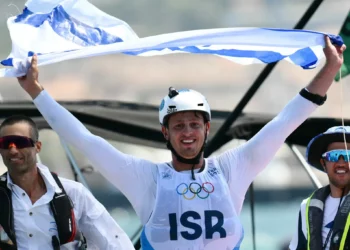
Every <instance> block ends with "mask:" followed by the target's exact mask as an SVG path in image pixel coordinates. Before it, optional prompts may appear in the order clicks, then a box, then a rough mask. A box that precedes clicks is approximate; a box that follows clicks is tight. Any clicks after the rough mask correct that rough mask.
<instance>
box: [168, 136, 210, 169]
mask: <svg viewBox="0 0 350 250" xmlns="http://www.w3.org/2000/svg"><path fill="white" fill-rule="evenodd" d="M206 144H207V130H205V138H204V142H203V145H202V147H201V149H200V151H199V152H198V154H197V155H196V156H195V157H193V158H191V159H186V158H183V157H182V156H180V155H179V154H178V153H177V152H176V150H175V149H174V148H173V146H172V145H171V143H170V140H167V142H166V146H167V148H168V149H170V151H171V152H172V153H173V154H174V155H175V157H176V159H177V160H178V161H179V162H182V163H185V164H193V165H195V164H198V163H199V162H200V159H201V156H202V153H203V151H204V148H205V146H206ZM192 168H194V166H193V167H192Z"/></svg>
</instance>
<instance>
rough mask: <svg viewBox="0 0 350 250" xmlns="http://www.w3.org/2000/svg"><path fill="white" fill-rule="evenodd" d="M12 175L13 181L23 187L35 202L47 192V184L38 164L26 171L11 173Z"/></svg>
mask: <svg viewBox="0 0 350 250" xmlns="http://www.w3.org/2000/svg"><path fill="white" fill-rule="evenodd" d="M10 176H11V179H12V182H13V183H14V184H16V185H17V186H19V187H20V188H22V189H23V190H24V191H25V192H26V193H27V195H28V196H29V198H30V199H31V201H32V202H33V203H34V202H35V201H37V200H38V199H39V198H40V197H41V196H42V195H43V194H45V193H46V185H45V182H44V179H43V177H42V176H41V175H40V173H39V170H38V168H37V166H34V167H32V168H30V170H29V171H27V172H25V173H21V174H18V173H10Z"/></svg>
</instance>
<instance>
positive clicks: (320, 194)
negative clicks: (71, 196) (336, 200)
mask: <svg viewBox="0 0 350 250" xmlns="http://www.w3.org/2000/svg"><path fill="white" fill-rule="evenodd" d="M330 192H331V189H330V186H329V185H327V186H325V187H322V188H320V189H318V190H316V191H315V192H314V193H313V195H312V196H311V197H310V206H309V214H308V215H307V216H308V219H309V230H310V239H309V241H310V249H311V250H314V249H315V250H316V249H317V250H318V249H322V247H323V246H322V223H323V215H324V203H325V201H326V198H327V197H328V195H329V194H330Z"/></svg>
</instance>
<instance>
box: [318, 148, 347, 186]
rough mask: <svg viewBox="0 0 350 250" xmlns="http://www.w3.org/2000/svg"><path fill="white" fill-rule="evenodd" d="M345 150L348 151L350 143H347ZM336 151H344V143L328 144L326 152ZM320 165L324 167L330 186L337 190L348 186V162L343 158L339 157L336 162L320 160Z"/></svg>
mask: <svg viewBox="0 0 350 250" xmlns="http://www.w3.org/2000/svg"><path fill="white" fill-rule="evenodd" d="M347 148H348V149H350V143H347ZM337 149H345V144H344V142H333V143H331V144H329V145H328V148H327V152H328V151H331V150H337ZM349 156H350V153H349ZM321 164H322V165H323V166H324V168H325V171H326V173H327V175H328V178H329V182H330V183H331V184H333V185H334V186H336V187H337V188H344V187H348V186H349V185H350V171H349V162H346V161H344V157H343V156H340V157H339V158H338V161H337V162H332V161H327V160H325V159H321Z"/></svg>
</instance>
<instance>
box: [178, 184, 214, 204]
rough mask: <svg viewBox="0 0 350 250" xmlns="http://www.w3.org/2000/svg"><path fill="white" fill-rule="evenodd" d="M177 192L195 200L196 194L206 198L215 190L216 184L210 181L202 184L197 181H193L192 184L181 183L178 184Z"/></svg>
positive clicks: (187, 198)
mask: <svg viewBox="0 0 350 250" xmlns="http://www.w3.org/2000/svg"><path fill="white" fill-rule="evenodd" d="M176 192H177V194H178V195H182V196H183V197H184V198H185V199H186V200H193V199H194V198H195V197H196V196H197V197H198V198H200V199H206V198H208V197H209V194H211V193H212V192H214V185H213V184H211V183H210V182H204V183H203V184H202V185H201V184H199V183H197V182H191V183H190V185H187V184H186V183H181V184H179V185H178V186H177V188H176ZM188 193H189V194H188Z"/></svg>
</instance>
